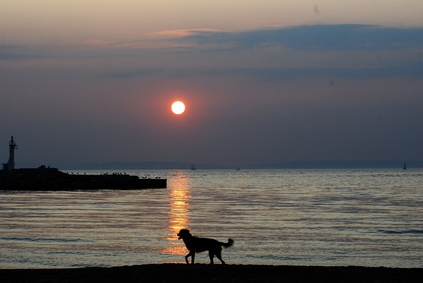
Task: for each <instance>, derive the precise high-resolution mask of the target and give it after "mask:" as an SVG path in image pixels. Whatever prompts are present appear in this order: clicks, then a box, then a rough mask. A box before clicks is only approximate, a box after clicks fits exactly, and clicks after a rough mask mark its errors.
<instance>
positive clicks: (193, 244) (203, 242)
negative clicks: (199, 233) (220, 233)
mask: <svg viewBox="0 0 423 283" xmlns="http://www.w3.org/2000/svg"><path fill="white" fill-rule="evenodd" d="M178 236H179V238H178V240H180V239H182V240H183V241H184V243H185V246H186V247H187V249H188V251H189V253H188V254H187V255H186V256H185V261H186V262H187V264H189V261H188V258H189V257H190V256H191V264H194V259H195V253H201V252H204V251H209V257H210V264H214V262H213V258H214V256H216V257H217V258H218V259H219V260H220V261H221V262H222V264H225V262H224V261H223V259H222V247H224V248H228V247H230V246H232V245H233V244H234V240H232V239H228V242H227V243H222V242H219V241H217V240H214V239H209V238H199V237H195V236H193V235H191V233H190V232H189V230H188V229H181V230H180V231H179V233H178Z"/></svg>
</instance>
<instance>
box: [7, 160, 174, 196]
mask: <svg viewBox="0 0 423 283" xmlns="http://www.w3.org/2000/svg"><path fill="white" fill-rule="evenodd" d="M166 186H167V180H166V179H159V178H155V179H140V178H138V177H137V176H131V175H126V174H103V175H87V174H69V173H65V172H61V171H59V170H58V169H57V168H50V167H45V166H40V167H38V168H21V169H13V170H3V171H0V190H15V191H16V190H18V191H19V190H25V191H27V190H34V191H69V190H139V189H156V188H166Z"/></svg>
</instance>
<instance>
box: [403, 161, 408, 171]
mask: <svg viewBox="0 0 423 283" xmlns="http://www.w3.org/2000/svg"><path fill="white" fill-rule="evenodd" d="M402 169H404V170H405V169H407V163H405V162H404V165H403V166H402Z"/></svg>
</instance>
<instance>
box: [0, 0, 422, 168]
mask: <svg viewBox="0 0 423 283" xmlns="http://www.w3.org/2000/svg"><path fill="white" fill-rule="evenodd" d="M0 7H1V9H0V125H1V130H0V144H3V146H2V147H0V162H2V163H3V162H7V158H8V141H9V139H10V136H11V135H13V136H14V137H15V140H16V142H17V143H18V146H19V150H18V151H17V152H16V160H15V161H16V164H17V167H19V166H20V165H22V164H25V165H26V164H34V165H39V164H47V165H52V166H54V165H55V164H62V163H71V162H78V163H84V162H89V163H92V162H109V161H130V162H138V161H181V162H189V163H205V164H215V165H237V166H239V165H249V164H260V163H279V162H287V161H318V160H404V161H407V160H416V161H423V17H422V15H423V1H421V0H402V1H398V0H373V1H368V0H355V1H351V0H315V1H308V0H298V1H288V0H244V1H228V0H225V1H223V0H215V1H208V2H206V1H197V0H196V1H194V0H179V1H170V0H154V1H153V0H145V1H138V0H124V1H111V0H90V1H79V0H73V1H67V0H49V1H48V0H37V1H32V0H26V1H24V0H13V1H12V0H0ZM174 100H182V101H184V102H185V104H186V112H185V113H184V114H182V115H180V116H176V115H175V114H172V112H171V111H170V106H171V103H172V102H173V101H174ZM1 148H2V149H1Z"/></svg>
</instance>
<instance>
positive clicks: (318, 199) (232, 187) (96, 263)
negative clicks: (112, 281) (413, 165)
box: [0, 168, 423, 269]
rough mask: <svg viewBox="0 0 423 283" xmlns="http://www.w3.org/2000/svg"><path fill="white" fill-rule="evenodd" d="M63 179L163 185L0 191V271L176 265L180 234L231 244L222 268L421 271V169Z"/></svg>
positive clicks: (200, 259) (181, 250) (200, 258)
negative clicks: (163, 182) (158, 183)
mask: <svg viewBox="0 0 423 283" xmlns="http://www.w3.org/2000/svg"><path fill="white" fill-rule="evenodd" d="M69 172H70V171H69ZM72 173H79V174H102V173H109V174H112V173H118V174H121V173H122V174H124V173H125V174H131V175H137V176H139V177H140V178H145V177H148V178H166V179H167V183H168V186H167V188H166V189H147V190H100V191H57V192H51V191H50V192H48V191H45V192H40V191H38V192H35V191H23V192H21V191H0V269H8V268H25V269H26V268H81V267H113V266H131V265H141V264H161V263H185V259H184V256H185V255H186V254H187V250H186V248H185V246H184V243H183V242H182V240H178V237H177V233H178V232H179V230H180V229H182V228H186V229H189V230H190V231H191V233H192V234H193V235H195V236H199V237H208V238H214V239H217V240H219V241H221V242H226V241H227V240H228V238H231V239H233V240H234V241H235V244H234V246H232V247H230V248H227V249H224V251H223V259H224V260H225V261H226V263H227V264H258V265H304V266H367V267H379V266H384V267H400V268H423V169H407V170H403V169H400V168H399V169H316V170H310V169H295V170H287V169H283V170H282V169H281V170H267V169H266V170H264V169H263V170H252V169H251V170H200V169H199V170H126V171H119V170H115V171H114V170H108V171H106V170H103V171H87V170H86V171H72ZM196 263H202V264H208V263H209V258H208V254H207V253H206V252H205V253H200V254H198V255H197V256H196ZM215 263H216V264H220V262H219V261H218V260H217V259H215Z"/></svg>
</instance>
